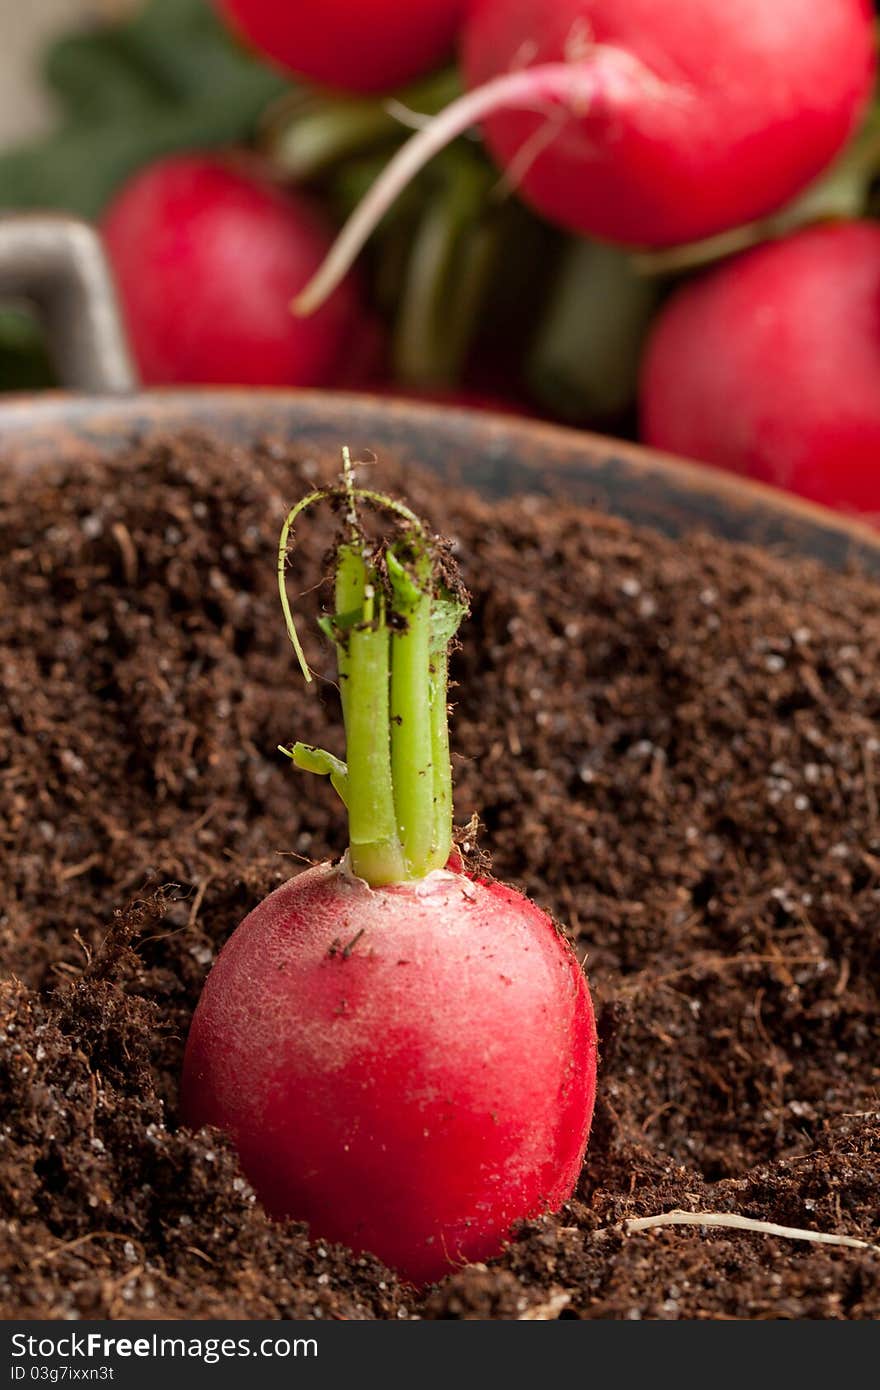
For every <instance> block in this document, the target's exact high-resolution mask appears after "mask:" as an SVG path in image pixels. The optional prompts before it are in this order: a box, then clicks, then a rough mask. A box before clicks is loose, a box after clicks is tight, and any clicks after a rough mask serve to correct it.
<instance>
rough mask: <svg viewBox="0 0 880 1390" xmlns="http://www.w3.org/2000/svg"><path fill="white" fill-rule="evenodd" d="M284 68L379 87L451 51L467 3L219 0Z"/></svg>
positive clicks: (335, 83) (337, 83)
mask: <svg viewBox="0 0 880 1390" xmlns="http://www.w3.org/2000/svg"><path fill="white" fill-rule="evenodd" d="M217 4H218V6H219V8H220V10H221V12H222V13H223V14H224V15H225V16H226V18H227V19H228V20H229V21H230V23H231V24H232V25H233V27H234V28H235V29H237V30H239V31H240V32H241V34H242V35H243V36H244V37H245V38H247V39H249V40H250V41H251V42H252V43H253V44H254V45H255V47H257V48H258V49H260V51H261V52H263V53H266V54H267V55H268V56H269V57H270V58H274V59H275V61H276V62H277V63H280V64H281V66H282V67H285V68H289V69H290V70H291V71H292V72H296V73H299V74H300V75H301V76H303V77H309V78H311V79H312V80H313V81H316V82H322V83H324V84H325V85H326V86H329V87H339V88H341V89H342V90H344V91H350V92H379V91H386V90H388V88H390V87H395V86H398V85H399V84H400V83H401V82H408V81H409V79H410V78H413V77H418V76H419V75H420V74H421V73H423V72H427V71H428V70H429V68H431V67H433V66H434V64H435V63H438V62H439V61H440V60H441V59H442V58H445V57H446V55H447V54H448V53H450V52H451V51H452V45H453V41H454V39H455V35H456V33H457V31H458V28H459V25H460V23H461V18H462V14H463V11H464V9H465V4H466V0H416V3H415V4H411V5H407V4H405V3H403V0H286V3H284V0H217Z"/></svg>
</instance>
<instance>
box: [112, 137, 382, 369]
mask: <svg viewBox="0 0 880 1390" xmlns="http://www.w3.org/2000/svg"><path fill="white" fill-rule="evenodd" d="M102 225H103V232H104V237H105V241H106V245H107V249H108V251H109V253H110V258H111V261H112V265H113V270H114V274H115V277H116V281H117V284H118V287H119V291H120V294H121V297H122V301H123V306H124V309H125V316H126V321H127V325H128V330H129V334H130V336H131V341H132V345H133V348H134V351H135V354H136V357H137V361H138V365H139V367H140V371H141V375H142V377H143V380H144V382H145V383H146V384H147V385H154V384H156V385H162V384H165V383H172V382H208V383H227V382H228V383H238V384H249V383H253V384H255V385H269V386H271V385H279V386H282V385H291V386H312V385H321V384H323V383H325V382H327V381H330V380H335V379H340V378H341V377H342V375H343V372H342V370H341V368H340V362H343V363H344V362H345V360H346V356H347V344H348V343H349V342H350V341H352V340H353V339H354V338H355V337H356V336H357V337H358V338H359V336H360V334H361V329H362V326H363V315H362V313H361V310H360V307H359V303H358V296H357V293H356V291H355V287H354V285H353V283H352V282H351V281H350V280H347V281H345V282H344V283H342V284H341V285H340V286H339V288H338V290H337V291H336V292H334V294H333V295H332V297H331V298H330V299H329V300H328V302H327V303H326V304H325V305H324V306H323V307H322V309H321V311H320V313H318V314H316V315H315V317H314V318H313V319H310V320H309V321H308V322H303V321H297V320H295V319H293V318H292V317H291V315H290V314H289V313H288V311H287V308H286V306H287V303H288V300H289V298H290V296H291V294H293V293H295V292H296V290H297V289H299V288H301V287H302V285H303V284H304V283H305V281H306V280H307V279H308V277H309V275H310V274H311V273H312V272H313V271H314V270H315V268H316V267H317V266H318V265H319V264H320V261H321V259H322V257H323V256H324V254H325V253H326V250H327V248H328V246H329V244H330V232H329V230H328V224H327V223H326V222H325V220H324V217H323V215H322V214H321V213H319V212H318V211H317V210H316V209H315V208H314V207H313V205H312V203H311V202H310V201H309V200H308V199H307V198H305V197H303V196H301V195H299V194H294V193H290V192H286V191H284V190H282V189H280V188H277V187H275V186H274V185H273V184H272V183H270V182H269V181H268V180H266V179H264V178H263V177H261V175H260V174H259V173H258V172H257V170H256V167H255V166H246V165H245V164H244V163H241V164H233V163H232V162H230V161H227V160H223V159H221V158H218V157H217V156H211V155H208V156H204V155H192V156H175V157H172V158H169V159H164V160H160V161H158V162H157V163H155V164H152V165H150V166H149V167H148V168H147V169H145V170H143V171H142V172H141V173H139V174H137V175H135V177H134V178H133V179H132V180H131V181H130V182H129V183H127V184H126V185H125V186H124V187H123V189H122V190H121V191H120V193H119V194H118V195H117V197H116V198H115V199H114V200H113V202H112V203H111V205H110V207H109V208H108V210H107V212H106V214H105V216H104V219H103V224H102Z"/></svg>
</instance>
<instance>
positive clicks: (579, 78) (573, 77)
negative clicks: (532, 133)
mask: <svg viewBox="0 0 880 1390" xmlns="http://www.w3.org/2000/svg"><path fill="white" fill-rule="evenodd" d="M600 92H601V93H602V94H603V96H604V98H605V99H606V100H607V101H608V103H609V104H610V105H613V106H615V107H617V108H621V107H622V106H623V105H625V104H626V103H627V102H628V101H630V100H632V99H633V97H634V94H635V93H638V94H639V97H640V99H641V100H642V101H645V100H652V101H653V100H657V99H664V100H668V99H669V97H670V94H672V95H673V96H674V97H675V99H680V98H681V95H682V94H681V92H680V91H679V92H674V91H673V89H671V88H668V87H667V86H666V84H665V83H663V82H661V81H660V79H658V78H657V77H655V75H654V74H653V73H651V72H650V71H649V70H648V69H646V68H645V67H644V65H643V64H642V63H641V62H640V61H639V60H638V59H636V58H635V57H634V56H633V55H632V54H631V53H627V52H625V51H624V50H622V49H617V48H614V47H613V46H612V45H607V44H595V45H593V47H592V48H591V50H590V55H589V58H588V59H587V60H586V61H584V62H581V63H576V64H575V63H541V64H538V65H536V66H535V67H529V68H524V69H521V70H519V71H516V72H507V73H504V74H503V75H502V76H501V77H495V78H493V79H492V80H491V81H489V82H486V83H485V84H484V85H483V86H482V87H476V88H474V90H473V91H470V92H465V94H464V96H461V97H459V98H458V99H457V100H456V101H453V102H452V104H451V105H450V106H447V107H446V109H445V110H444V111H441V112H440V113H439V114H438V115H436V116H434V117H432V118H431V120H430V121H429V122H428V124H427V125H425V126H422V127H421V128H420V129H418V130H417V131H416V133H415V134H414V135H412V136H411V137H410V139H409V140H407V142H406V144H405V145H403V146H402V147H401V148H400V149H399V150H398V151H397V153H396V154H395V155H394V157H393V158H392V160H391V161H390V163H389V164H388V165H387V167H386V168H385V169H384V170H383V171H382V173H381V174H380V175H379V177H378V178H377V179H376V181H375V183H374V184H373V186H372V188H371V189H370V190H369V192H368V193H367V195H366V197H364V198H363V199H362V200H361V202H360V203H359V204H358V206H357V207H356V208H355V210H354V212H353V213H352V214H351V216H350V218H349V219H348V221H347V222H346V224H345V226H344V227H343V228H342V231H341V232H340V233H339V236H338V237H337V238H336V241H335V242H334V243H333V246H332V247H331V248H330V251H329V253H328V255H327V257H326V258H325V260H324V262H323V264H322V265H321V266H320V267H319V269H318V271H317V273H316V274H315V275H314V276H313V277H312V279H311V280H310V281H309V282H308V284H307V285H306V286H305V287H304V289H302V290H301V291H300V293H299V294H298V295H297V297H296V298H295V299H294V301H293V304H292V305H291V307H292V309H293V311H294V313H296V314H301V315H307V314H311V313H313V312H314V311H315V310H316V309H318V308H319V307H320V306H321V304H323V303H324V300H325V299H327V298H329V296H330V295H331V294H332V293H333V291H334V289H335V288H336V286H337V285H338V284H339V282H340V281H341V280H342V279H343V278H344V276H345V275H346V274H347V272H348V271H349V270H350V269H351V266H352V265H353V263H354V261H355V260H356V259H357V256H358V254H359V252H360V251H361V249H362V247H363V246H364V243H365V242H366V241H367V240H368V238H369V236H370V234H371V233H372V232H373V231H374V229H375V228H376V227H377V226H378V224H379V223H380V222H381V220H382V218H383V217H384V216H385V213H386V212H387V211H388V209H389V208H390V207H391V206H392V204H393V203H394V202H396V200H397V198H398V197H399V196H400V194H401V193H402V192H403V190H404V189H405V188H406V187H407V185H408V184H409V183H410V182H411V180H412V179H413V178H414V177H415V176H416V174H418V172H419V170H420V169H423V168H424V166H425V165H426V164H428V163H430V161H431V160H432V159H433V158H434V156H435V155H437V154H439V153H440V151H441V150H443V149H445V148H446V146H447V145H448V144H450V143H451V142H452V141H453V140H454V139H456V138H457V136H459V135H463V134H464V133H465V131H468V130H470V129H471V128H472V127H473V126H478V125H480V124H481V123H482V122H483V121H484V120H485V119H486V117H487V116H491V115H492V114H493V113H494V112H496V111H510V110H534V109H535V107H536V106H537V107H538V108H542V107H543V106H545V105H546V104H548V103H550V104H553V103H558V104H559V105H560V106H562V107H563V108H564V109H565V110H567V111H568V112H570V113H571V114H572V115H574V116H576V115H583V114H584V113H585V112H587V111H588V110H589V109H590V107H591V105H592V103H593V102H594V100H595V98H596V97H597V95H598V94H599V93H600ZM397 115H398V118H399V117H400V111H399V110H398V112H397Z"/></svg>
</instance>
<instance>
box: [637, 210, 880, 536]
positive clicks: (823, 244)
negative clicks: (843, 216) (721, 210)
mask: <svg viewBox="0 0 880 1390" xmlns="http://www.w3.org/2000/svg"><path fill="white" fill-rule="evenodd" d="M878 311H880V226H878V225H877V224H876V223H873V222H851V223H839V224H831V225H826V226H816V227H811V228H809V229H807V230H805V231H802V232H799V233H798V234H797V235H795V236H792V237H788V238H786V239H785V240H782V241H778V242H771V243H768V244H767V245H764V246H760V247H758V248H756V249H755V250H753V251H749V252H746V253H745V254H744V255H742V256H738V257H736V258H735V259H733V260H731V261H729V262H727V263H724V264H722V265H720V266H719V267H717V268H716V269H715V270H713V271H711V272H709V273H708V274H706V275H704V276H703V277H702V278H700V279H698V280H695V281H693V282H691V283H689V284H687V285H685V286H684V287H683V288H682V289H680V290H679V291H678V292H677V294H675V295H674V296H673V298H672V299H671V301H670V302H669V303H668V305H667V306H666V308H665V309H664V311H663V312H662V314H661V316H660V318H659V320H658V321H657V323H656V325H655V327H654V330H653V333H652V336H651V339H650V342H649V347H648V351H647V354H646V357H645V361H644V365H643V372H642V384H641V412H642V433H643V437H644V439H645V440H646V442H647V443H649V444H653V445H655V446H656V447H658V448H660V449H667V450H671V451H673V452H675V453H680V454H685V455H687V456H688V457H690V458H695V459H702V460H704V461H705V462H707V463H715V464H720V465H721V466H722V467H725V468H730V469H733V470H734V471H735V472H737V473H744V474H748V475H749V476H750V477H753V478H760V479H763V480H764V481H765V482H770V483H775V484H777V486H779V487H784V488H789V489H790V490H791V491H793V492H799V493H801V494H803V495H804V496H805V497H810V498H812V499H813V500H815V501H817V502H824V503H826V504H827V505H829V506H833V507H844V508H850V509H859V510H862V511H868V512H877V513H880V312H878Z"/></svg>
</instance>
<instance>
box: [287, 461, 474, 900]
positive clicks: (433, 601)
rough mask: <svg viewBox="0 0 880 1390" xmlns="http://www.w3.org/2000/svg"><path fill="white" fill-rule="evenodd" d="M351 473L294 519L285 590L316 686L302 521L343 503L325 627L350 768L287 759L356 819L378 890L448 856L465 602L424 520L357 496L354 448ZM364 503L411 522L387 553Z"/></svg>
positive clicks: (297, 755) (356, 869)
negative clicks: (300, 551) (298, 611)
mask: <svg viewBox="0 0 880 1390" xmlns="http://www.w3.org/2000/svg"><path fill="white" fill-rule="evenodd" d="M343 465H344V478H343V486H342V487H341V488H328V489H322V490H320V491H318V492H313V493H310V494H309V495H308V496H307V497H304V498H303V499H302V500H301V501H300V502H298V503H297V505H296V506H295V507H293V508H292V509H291V511H290V512H289V513H288V515H287V517H286V518H285V522H284V525H283V527H282V530H281V538H280V542H279V550H278V581H279V592H280V596H281V604H282V610H283V612H284V618H285V623H286V626H287V632H288V636H289V637H290V640H291V642H292V643H293V646H294V650H295V651H296V654H297V659H298V661H299V663H300V667H301V669H302V671H303V674H304V675H305V678H306V680H311V672H310V670H309V667H308V663H307V662H306V659H305V655H304V653H303V650H302V645H301V643H300V640H299V636H298V634H297V630H296V624H295V622H294V619H293V614H292V611H291V606H290V600H289V597H288V594H287V583H286V577H287V560H288V555H289V550H290V545H291V539H292V532H293V524H294V522H295V521H296V520H297V518H298V517H299V516H300V515H301V513H302V512H303V511H305V510H306V508H307V507H310V506H313V505H314V504H316V503H317V502H319V501H328V500H331V501H336V502H341V503H343V504H344V507H345V535H344V538H343V539H342V540H341V541H340V542H339V544H338V545H337V547H336V554H335V594H334V612H333V614H332V615H328V616H327V617H326V618H324V619H322V620H321V623H320V626H321V628H322V630H323V631H324V632H325V633H326V634H327V635H328V636H329V637H330V638H331V640H332V641H333V643H334V645H335V647H336V654H337V662H338V668H339V687H340V693H341V700H342V716H343V722H344V725H345V741H346V759H345V761H344V762H343V761H342V760H341V759H340V758H337V757H335V756H334V755H333V754H331V753H327V752H325V751H324V750H323V749H320V748H313V747H312V746H311V745H308V744H303V743H296V744H294V745H293V747H292V748H282V750H281V751H282V752H284V753H286V754H287V756H288V757H290V759H291V760H292V762H293V763H294V765H295V766H296V767H298V768H301V769H302V770H303V771H306V772H314V773H317V774H318V775H319V776H329V778H330V781H331V783H332V784H333V786H334V787H335V789H336V791H337V792H338V793H339V796H340V798H341V799H342V801H343V803H344V805H345V807H346V809H347V811H348V831H349V860H350V864H351V869H352V872H353V873H354V874H356V875H357V876H358V877H359V878H363V879H365V880H366V882H367V883H369V884H370V885H371V886H373V887H379V886H380V885H382V884H387V883H400V882H408V881H412V880H414V879H419V878H423V877H424V876H425V875H426V874H428V873H430V872H431V871H432V870H433V869H439V868H443V866H444V865H445V864H446V862H447V860H448V858H449V854H450V851H451V848H452V769H451V767H450V761H449V729H448V712H447V706H446V697H447V684H448V652H449V644H450V642H451V641H452V638H453V636H454V635H455V632H456V630H457V628H458V625H459V623H460V622H461V619H462V618H463V617H464V614H465V611H466V604H465V600H464V596H463V594H462V593H460V592H457V593H453V592H451V591H450V590H449V589H448V588H447V587H446V586H445V585H444V584H443V582H442V581H441V578H440V575H439V572H438V562H437V557H436V553H435V549H434V547H433V545H432V543H431V540H430V537H429V536H428V534H427V532H426V530H425V527H424V526H423V524H422V522H421V521H420V520H419V518H418V517H417V516H416V515H415V513H414V512H411V511H410V509H409V508H408V507H406V506H404V505H403V503H400V502H396V501H395V500H394V499H392V498H390V497H387V496H385V494H384V493H380V492H374V491H371V490H370V489H366V488H358V487H355V486H354V481H353V477H352V472H351V460H350V457H349V453H348V450H347V449H345V450H343ZM363 502H366V503H368V504H369V505H370V506H372V507H375V508H377V509H380V510H385V511H391V512H392V513H393V514H394V515H395V516H396V517H397V518H398V520H399V521H400V522H401V523H402V525H401V533H400V535H399V536H398V537H397V538H396V539H395V540H393V541H391V542H389V543H388V544H387V545H386V546H385V547H384V548H381V547H380V548H379V549H378V550H376V549H375V548H374V547H373V546H372V545H371V543H370V542H369V541H368V540H367V538H366V537H365V535H364V534H363V531H362V530H361V527H360V523H359V520H358V512H357V508H358V503H363Z"/></svg>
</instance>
